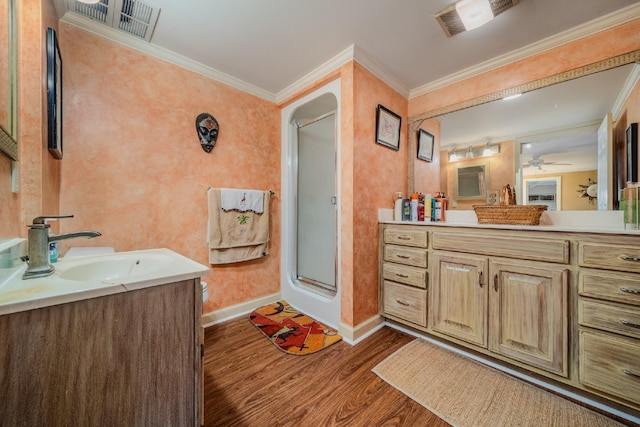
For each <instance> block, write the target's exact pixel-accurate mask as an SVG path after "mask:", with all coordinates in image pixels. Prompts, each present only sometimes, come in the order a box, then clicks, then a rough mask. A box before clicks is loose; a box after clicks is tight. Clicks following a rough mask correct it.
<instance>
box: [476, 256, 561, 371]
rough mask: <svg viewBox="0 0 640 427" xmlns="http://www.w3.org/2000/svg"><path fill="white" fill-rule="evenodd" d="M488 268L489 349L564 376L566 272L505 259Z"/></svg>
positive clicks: (556, 268)
mask: <svg viewBox="0 0 640 427" xmlns="http://www.w3.org/2000/svg"><path fill="white" fill-rule="evenodd" d="M489 271H490V272H491V275H492V276H491V283H490V290H489V313H490V318H489V349H490V350H491V351H494V352H496V353H500V354H503V355H505V356H508V357H511V358H513V359H517V360H520V361H522V362H525V363H527V364H529V365H532V366H536V367H538V368H541V369H544V370H546V371H549V372H553V373H556V374H559V375H562V376H565V377H566V376H567V375H568V372H567V354H568V342H567V316H568V313H567V277H568V271H567V270H566V269H563V268H561V267H551V268H549V267H548V264H545V265H540V266H537V265H532V264H527V263H523V262H518V263H515V262H513V263H512V262H509V261H507V262H497V261H491V263H490V270H489Z"/></svg>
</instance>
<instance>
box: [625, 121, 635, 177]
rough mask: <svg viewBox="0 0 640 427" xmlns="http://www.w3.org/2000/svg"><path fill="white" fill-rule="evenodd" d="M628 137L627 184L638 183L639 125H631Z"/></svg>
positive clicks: (628, 129) (627, 133)
mask: <svg viewBox="0 0 640 427" xmlns="http://www.w3.org/2000/svg"><path fill="white" fill-rule="evenodd" d="M626 137H627V182H628V183H632V182H638V123H631V124H630V125H629V127H628V128H627V131H626Z"/></svg>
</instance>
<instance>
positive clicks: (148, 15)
mask: <svg viewBox="0 0 640 427" xmlns="http://www.w3.org/2000/svg"><path fill="white" fill-rule="evenodd" d="M72 10H73V11H74V12H76V13H78V14H80V15H83V16H86V17H87V18H90V19H93V20H96V21H99V22H102V23H104V24H106V25H109V26H110V27H113V28H116V29H118V30H120V31H124V32H125V33H128V34H131V35H134V36H136V37H140V38H141V39H144V40H146V41H150V40H151V35H152V34H153V29H154V27H155V25H156V21H157V20H158V14H159V13H160V9H159V8H158V7H156V6H153V5H150V4H149V3H145V2H143V1H140V0H100V2H99V3H96V4H86V3H82V2H79V1H74V6H73V9H72Z"/></svg>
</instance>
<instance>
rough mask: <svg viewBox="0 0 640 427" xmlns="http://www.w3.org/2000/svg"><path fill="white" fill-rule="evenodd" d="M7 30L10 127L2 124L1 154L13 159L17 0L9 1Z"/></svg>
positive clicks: (15, 143)
mask: <svg viewBox="0 0 640 427" xmlns="http://www.w3.org/2000/svg"><path fill="white" fill-rule="evenodd" d="M7 6H8V8H9V9H8V11H7V21H8V22H7V30H8V33H9V34H8V44H9V45H8V46H7V48H8V49H7V60H8V64H9V81H8V82H7V83H8V84H9V106H8V108H9V111H8V117H9V123H7V126H8V128H9V129H4V128H3V127H2V126H0V151H1V153H0V154H4V155H6V156H7V157H9V158H10V159H11V160H14V161H17V160H18V138H17V122H18V120H17V119H18V114H17V113H18V102H17V100H18V87H17V79H16V58H17V43H16V37H17V36H16V5H15V0H8V2H7Z"/></svg>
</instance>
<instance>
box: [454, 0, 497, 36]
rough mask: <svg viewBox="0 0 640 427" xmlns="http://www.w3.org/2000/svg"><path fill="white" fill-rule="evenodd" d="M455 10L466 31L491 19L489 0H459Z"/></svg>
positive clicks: (491, 12)
mask: <svg viewBox="0 0 640 427" xmlns="http://www.w3.org/2000/svg"><path fill="white" fill-rule="evenodd" d="M456 12H458V16H459V17H460V20H461V21H462V24H464V28H465V29H466V30H467V31H469V30H473V29H475V28H478V27H481V26H483V25H484V24H486V23H487V22H489V21H491V20H492V19H493V11H492V10H491V5H490V4H489V0H460V1H459V2H457V3H456Z"/></svg>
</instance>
